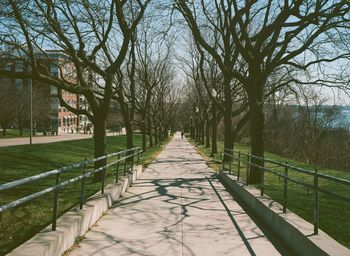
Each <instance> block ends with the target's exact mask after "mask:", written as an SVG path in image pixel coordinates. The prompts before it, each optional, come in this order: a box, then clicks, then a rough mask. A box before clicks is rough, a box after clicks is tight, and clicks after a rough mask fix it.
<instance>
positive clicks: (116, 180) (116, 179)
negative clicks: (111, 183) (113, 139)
mask: <svg viewBox="0 0 350 256" xmlns="http://www.w3.org/2000/svg"><path fill="white" fill-rule="evenodd" d="M119 160H120V154H118V161H117V163H116V173H115V183H118V181H119V162H120V161H119Z"/></svg>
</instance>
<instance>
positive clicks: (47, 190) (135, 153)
mask: <svg viewBox="0 0 350 256" xmlns="http://www.w3.org/2000/svg"><path fill="white" fill-rule="evenodd" d="M130 151H132V153H131V154H130V153H129V152H130ZM142 152H143V151H142V150H141V148H140V147H136V148H131V149H126V150H122V151H118V152H115V153H111V154H108V155H104V156H101V157H97V158H94V159H90V160H85V161H83V162H80V163H76V164H72V165H69V166H66V167H62V168H60V169H55V170H52V171H48V172H45V173H41V174H37V175H33V176H30V177H26V178H23V179H19V180H15V181H11V182H8V183H5V184H2V185H0V191H4V190H8V189H11V188H15V187H17V186H20V185H23V184H28V183H32V182H35V181H39V180H42V179H43V178H46V177H49V176H52V175H56V184H55V185H54V186H51V187H47V188H45V189H43V190H40V191H38V192H35V193H33V194H30V195H27V196H24V197H22V198H20V199H17V200H14V201H11V202H9V203H7V204H4V205H1V206H0V214H1V213H2V212H4V211H6V210H9V209H12V208H14V207H16V206H19V205H22V204H24V203H27V202H29V201H32V200H34V199H36V198H39V197H41V196H43V195H45V194H48V193H50V192H53V191H55V199H54V212H53V220H52V230H53V231H55V230H56V220H57V215H58V209H57V208H58V191H59V190H60V189H61V188H63V187H65V186H68V185H69V184H72V183H75V182H77V181H80V180H81V181H82V186H81V191H80V194H81V198H80V209H82V208H83V203H84V180H85V178H87V177H90V176H91V175H93V174H96V173H99V172H103V176H102V180H101V182H102V188H101V193H102V194H103V193H104V183H105V179H106V171H107V168H108V167H111V166H113V165H116V168H117V170H116V181H117V180H118V177H119V163H120V162H124V175H126V170H127V160H128V159H131V160H132V161H131V167H130V168H131V169H132V168H133V165H134V156H137V162H136V163H137V164H138V163H139V159H140V155H141V154H142ZM122 154H125V156H123V157H121V155H122ZM115 156H117V157H118V159H117V160H114V161H112V162H110V163H107V164H105V165H104V166H101V167H99V168H97V169H95V170H92V171H89V172H85V168H86V166H87V165H88V164H91V163H95V162H97V161H101V160H104V159H108V158H110V157H115ZM80 167H81V168H83V174H81V175H79V176H77V177H74V178H71V179H69V180H66V181H63V182H60V175H61V174H62V173H65V172H67V171H69V170H72V169H76V168H80Z"/></svg>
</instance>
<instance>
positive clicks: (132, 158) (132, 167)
mask: <svg viewBox="0 0 350 256" xmlns="http://www.w3.org/2000/svg"><path fill="white" fill-rule="evenodd" d="M134 153H135V149H133V150H132V151H131V170H130V171H133V170H134Z"/></svg>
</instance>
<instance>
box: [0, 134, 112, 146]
mask: <svg viewBox="0 0 350 256" xmlns="http://www.w3.org/2000/svg"><path fill="white" fill-rule="evenodd" d="M107 136H117V134H116V133H115V134H113V133H107ZM90 138H92V134H76V133H74V134H69V133H67V134H59V135H57V136H56V135H54V136H34V137H33V141H32V142H33V144H46V143H53V142H60V141H69V140H83V139H90ZM28 144H29V137H24V138H8V139H2V138H0V147H10V146H18V145H28Z"/></svg>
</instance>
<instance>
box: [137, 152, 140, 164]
mask: <svg viewBox="0 0 350 256" xmlns="http://www.w3.org/2000/svg"><path fill="white" fill-rule="evenodd" d="M139 162H140V148H137V165H139Z"/></svg>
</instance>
